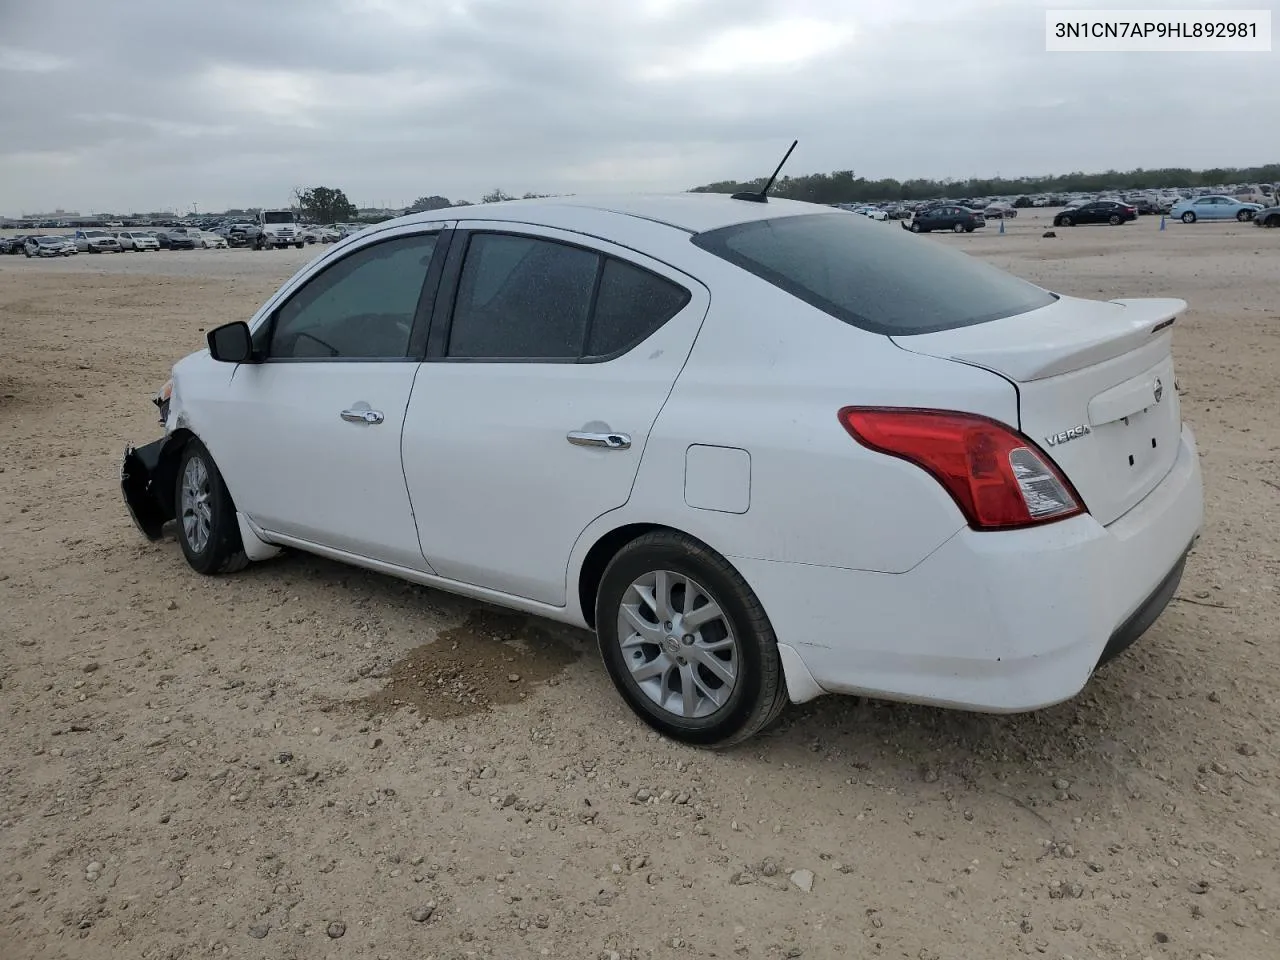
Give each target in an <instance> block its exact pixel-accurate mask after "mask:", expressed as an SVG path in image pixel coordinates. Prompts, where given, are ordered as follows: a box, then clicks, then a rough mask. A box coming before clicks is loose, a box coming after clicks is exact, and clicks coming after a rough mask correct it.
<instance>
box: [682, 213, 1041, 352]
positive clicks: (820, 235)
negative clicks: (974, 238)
mask: <svg viewBox="0 0 1280 960" xmlns="http://www.w3.org/2000/svg"><path fill="white" fill-rule="evenodd" d="M693 242H694V243H695V244H697V245H698V246H699V247H702V249H704V250H706V251H708V252H710V253H714V254H715V255H716V256H718V257H722V258H723V259H725V260H728V261H729V262H730V263H733V264H736V265H737V266H739V267H741V268H742V269H744V270H746V271H748V272H749V273H753V274H755V275H756V276H757V277H760V278H761V279H764V280H767V281H768V282H769V283H772V284H773V285H774V286H776V287H779V288H781V289H783V290H785V291H786V292H787V293H790V294H791V295H792V296H794V297H797V298H798V299H800V300H803V301H804V302H805V303H808V304H810V305H811V306H814V307H817V308H818V309H819V310H823V311H825V312H826V313H829V314H831V315H832V316H833V317H838V318H839V319H841V320H843V321H845V322H846V323H850V324H852V325H853V326H855V327H860V328H861V329H863V330H869V331H871V332H872V333H883V334H888V335H893V336H903V335H908V334H915V333H934V332H936V331H939V330H952V329H954V328H956V327H965V326H969V325H971V324H975V323H986V322H988V321H990V320H999V319H1001V318H1002V317H1011V316H1014V315H1016V314H1019V313H1026V312H1027V311H1029V310H1036V309H1038V308H1040V307H1044V306H1047V305H1048V304H1051V303H1053V302H1054V300H1055V297H1054V296H1053V294H1051V293H1049V292H1047V291H1045V290H1042V289H1041V288H1039V287H1037V286H1034V285H1032V284H1030V283H1027V282H1026V281H1025V280H1020V279H1018V278H1017V277H1014V276H1011V275H1010V274H1007V273H1005V272H1004V271H1002V270H997V269H996V268H995V267H992V266H990V265H988V264H986V263H984V262H983V261H981V260H979V259H977V258H976V257H970V256H968V255H967V254H964V253H961V252H960V251H959V250H955V249H953V248H950V247H948V246H947V245H946V241H938V240H933V239H930V238H927V237H919V236H916V235H914V234H912V233H908V232H907V231H905V230H901V229H897V228H895V227H892V226H889V225H887V224H885V223H879V222H876V221H874V220H868V219H867V218H866V217H861V216H858V215H856V214H850V213H823V214H812V215H801V216H790V217H779V218H777V219H774V220H756V221H753V222H751V223H742V224H737V225H735V226H732V227H722V228H720V229H718V230H709V231H707V232H705V233H700V234H697V235H696V236H694V238H693Z"/></svg>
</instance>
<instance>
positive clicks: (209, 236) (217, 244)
mask: <svg viewBox="0 0 1280 960" xmlns="http://www.w3.org/2000/svg"><path fill="white" fill-rule="evenodd" d="M198 237H199V240H200V248H201V249H202V250H225V249H227V238H226V237H224V236H222V234H220V233H214V232H213V231H211V230H201V231H200V232H199V234H198Z"/></svg>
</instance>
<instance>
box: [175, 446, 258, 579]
mask: <svg viewBox="0 0 1280 960" xmlns="http://www.w3.org/2000/svg"><path fill="white" fill-rule="evenodd" d="M192 454H196V455H199V456H200V457H201V458H202V459H203V460H204V465H205V469H206V470H208V472H209V484H210V486H211V487H212V493H213V501H214V508H213V523H212V524H211V527H212V529H211V530H210V535H209V543H208V545H207V546H206V547H205V553H204V555H194V554H193V553H192V551H191V549H190V547H189V546H188V545H187V542H186V538H185V537H184V536H183V534H182V517H181V516H179V517H178V518H177V519H178V544H179V545H180V546H181V547H182V553H183V556H185V557H186V558H187V563H188V564H190V566H191V569H193V570H195V571H196V572H197V573H202V574H205V575H206V576H216V575H220V574H227V573H239V572H240V571H241V570H243V569H244V568H245V567H247V566H249V556H248V554H246V553H245V552H244V543H243V541H241V539H240V524H239V523H238V522H237V521H236V507H235V504H234V503H233V502H232V500H231V494H230V493H228V492H227V485H226V484H225V483H223V481H222V474H221V473H220V472H219V471H218V465H217V464H216V463H214V462H213V456H212V455H211V454H210V453H209V450H208V448H207V447H206V446H205V445H204V444H203V443H201V442H200V441H199V440H197V439H195V438H192V439H191V440H189V441H187V444H186V446H184V447H183V448H182V452H181V453H180V454H179V455H178V470H177V473H176V475H175V477H174V492H173V503H174V506H175V508H177V509H178V510H179V511H180V510H181V503H182V474H183V471H185V470H186V468H187V461H188V460H189V459H190V457H191V455H192Z"/></svg>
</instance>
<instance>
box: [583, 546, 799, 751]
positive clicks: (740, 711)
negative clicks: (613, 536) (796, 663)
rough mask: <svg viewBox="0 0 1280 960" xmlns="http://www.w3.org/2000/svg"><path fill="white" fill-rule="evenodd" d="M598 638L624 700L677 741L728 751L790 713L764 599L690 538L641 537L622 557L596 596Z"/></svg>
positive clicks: (614, 562)
mask: <svg viewBox="0 0 1280 960" xmlns="http://www.w3.org/2000/svg"><path fill="white" fill-rule="evenodd" d="M596 636H597V638H598V640H599V644H600V653H601V655H602V657H603V658H604V662H605V667H606V668H607V669H608V671H609V676H610V678H611V679H612V680H613V683H614V686H615V687H617V689H618V692H619V693H621V694H622V697H623V699H624V700H626V701H627V704H628V705H629V706H630V707H631V709H632V710H634V711H635V712H636V714H638V715H639V717H640V719H642V720H643V721H644V722H645V723H647V724H648V725H649V726H651V727H653V728H654V729H655V730H658V731H659V732H661V733H663V734H665V735H666V736H668V737H671V738H672V739H675V740H680V741H683V742H685V743H689V744H695V745H698V746H706V747H727V746H730V745H732V744H734V743H739V742H741V741H743V740H746V739H748V738H749V737H751V736H754V735H755V734H756V733H759V732H760V731H761V730H763V729H764V728H765V727H767V726H768V725H769V724H771V723H772V722H773V721H774V720H776V719H777V718H778V716H779V714H781V712H782V709H783V707H785V706H786V703H787V690H786V683H785V681H784V678H783V674H782V662H781V659H780V658H779V655H778V643H777V637H776V636H775V635H774V632H773V627H772V625H771V624H770V623H769V618H768V617H767V616H766V615H765V612H764V608H763V607H761V605H760V601H759V599H757V597H756V595H755V594H754V593H753V592H752V590H751V588H750V587H749V586H748V585H747V583H746V581H745V580H743V579H742V576H741V575H740V574H739V573H738V572H737V571H736V570H735V569H734V568H733V567H732V566H731V565H730V564H729V562H728V561H726V560H725V559H724V558H723V557H721V556H720V555H719V554H717V553H716V552H715V551H713V550H711V549H710V548H709V547H708V546H706V545H705V544H703V543H701V542H700V541H698V540H695V539H694V538H693V537H690V536H687V535H686V534H682V533H676V532H675V531H658V532H654V533H649V534H645V535H644V536H642V537H639V538H637V539H636V540H633V541H632V542H631V543H629V544H627V546H625V547H623V548H622V550H620V551H619V552H618V554H617V556H615V557H614V558H613V560H612V561H611V562H610V563H609V566H608V568H607V569H606V570H605V572H604V577H603V579H602V580H601V582H600V589H599V591H598V592H597V595H596Z"/></svg>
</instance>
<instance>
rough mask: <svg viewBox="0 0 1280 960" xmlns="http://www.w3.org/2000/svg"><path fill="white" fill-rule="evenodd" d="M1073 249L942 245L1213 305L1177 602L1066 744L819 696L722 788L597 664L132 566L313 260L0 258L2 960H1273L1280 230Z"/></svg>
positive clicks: (1073, 715)
mask: <svg viewBox="0 0 1280 960" xmlns="http://www.w3.org/2000/svg"><path fill="white" fill-rule="evenodd" d="M1037 213H1038V212H1037ZM1045 226H1046V222H1045V219H1044V214H1039V215H1025V214H1024V216H1021V217H1019V218H1018V219H1017V220H1016V221H1013V222H1011V224H1010V225H1009V227H1008V232H1007V233H1006V234H1005V235H1003V236H1002V235H1000V234H999V233H998V225H997V224H994V223H993V224H991V225H990V226H989V227H988V228H987V230H986V231H985V233H983V234H978V235H974V236H961V237H952V236H943V237H939V238H938V239H937V241H936V242H940V243H949V244H957V245H959V246H961V247H963V248H964V249H966V250H969V251H971V252H973V253H976V254H978V255H981V256H983V257H986V258H989V259H990V260H991V261H993V262H995V263H996V264H998V265H1000V266H1002V267H1005V268H1008V269H1011V270H1013V271H1014V272H1016V273H1018V274H1020V275H1022V276H1025V277H1027V278H1029V279H1031V280H1034V281H1036V282H1038V283H1042V284H1044V285H1046V286H1048V287H1050V288H1052V289H1056V290H1059V291H1062V292H1064V293H1070V294H1078V295H1083V296H1091V297H1100V298H1110V297H1122V296H1144V295H1158V296H1166V295H1168V296H1177V297H1182V298H1185V299H1186V300H1188V301H1189V302H1190V304H1191V309H1190V311H1189V312H1188V313H1187V314H1186V315H1185V316H1184V317H1183V318H1182V319H1181V320H1180V321H1179V323H1178V326H1177V328H1176V330H1177V332H1176V334H1175V348H1176V351H1177V360H1178V364H1179V367H1178V371H1179V375H1178V389H1179V391H1180V393H1181V394H1182V402H1183V405H1184V411H1185V415H1186V416H1187V418H1188V419H1189V420H1190V421H1191V423H1192V424H1193V425H1194V427H1195V429H1196V432H1197V435H1198V437H1199V441H1200V445H1201V452H1202V457H1203V465H1204V469H1205V478H1206V484H1207V492H1206V496H1207V522H1206V529H1205V535H1204V537H1203V538H1202V540H1201V542H1200V544H1199V546H1198V548H1197V550H1196V551H1195V553H1194V555H1193V556H1192V558H1191V561H1190V564H1189V566H1188V570H1187V576H1186V578H1185V579H1184V581H1183V584H1182V588H1181V592H1180V594H1179V597H1178V600H1177V601H1176V602H1174V603H1173V604H1172V605H1171V606H1170V607H1169V609H1168V610H1167V612H1166V613H1165V614H1164V616H1163V617H1162V618H1161V619H1160V620H1159V621H1158V622H1157V624H1156V625H1155V626H1154V627H1153V628H1152V630H1151V631H1150V632H1149V633H1148V634H1147V635H1146V637H1145V638H1144V639H1143V640H1142V641H1141V642H1140V643H1139V644H1138V645H1137V646H1136V647H1134V648H1133V649H1132V650H1130V651H1129V652H1128V653H1127V654H1126V655H1124V656H1123V657H1121V658H1120V659H1119V660H1117V661H1115V662H1114V663H1113V664H1111V665H1109V666H1108V667H1106V668H1104V669H1103V671H1101V672H1100V673H1099V675H1098V676H1096V677H1095V678H1094V680H1093V681H1092V682H1091V683H1090V684H1089V686H1088V687H1087V688H1086V689H1085V691H1084V692H1083V693H1082V694H1081V695H1080V696H1079V697H1078V698H1076V699H1075V700H1074V701H1072V702H1069V703H1066V704H1063V705H1061V706H1059V707H1055V708H1053V709H1049V710H1045V711H1042V712H1039V713H1036V714H1030V715H1022V716H1004V717H990V716H980V715H966V714H960V713H956V712H949V711H943V710H935V709H925V708H919V707H911V706H902V705H893V704H886V703H879V702H862V701H857V700H854V699H839V698H834V697H828V698H823V699H820V700H818V701H815V702H813V703H811V704H806V705H804V706H803V707H793V708H791V709H790V710H789V711H788V712H787V713H786V714H785V717H784V720H783V722H782V723H781V724H780V725H779V726H778V727H776V728H774V729H773V730H771V731H770V732H769V734H768V735H766V736H764V737H762V738H760V739H758V740H755V741H752V742H751V743H749V744H747V745H746V746H744V747H742V748H739V749H737V750H734V751H731V752H727V753H709V752H703V751H699V750H695V749H688V748H684V747H681V746H677V745H675V744H672V743H670V742H667V741H664V740H661V739H658V738H657V737H656V736H654V735H653V734H650V733H649V732H647V729H646V728H644V727H642V726H641V724H640V723H639V722H638V721H637V720H635V719H633V717H632V716H631V714H630V713H629V712H628V711H627V709H626V708H625V707H624V705H623V704H622V702H621V701H620V699H619V698H618V697H617V696H616V695H615V693H614V692H613V689H612V687H611V686H610V684H609V681H608V678H607V677H606V675H605V672H604V670H603V669H602V667H601V666H600V664H599V662H598V659H597V657H596V655H595V653H594V651H593V649H592V647H591V640H590V638H589V637H588V636H586V635H583V634H579V633H576V632H574V631H571V630H565V629H562V628H559V627H554V626H548V625H545V624H540V623H537V622H531V621H528V620H526V618H524V617H520V616H512V615H510V614H504V613H501V612H495V611H493V610H491V609H487V608H482V607H480V606H479V605H477V604H474V603H470V602H467V601H463V600H459V599H454V598H451V597H449V596H447V595H444V594H441V593H437V592H433V591H430V590H425V589H421V588H418V587H415V586H410V585H406V584H403V583H400V582H398V581H395V580H390V579H386V578H384V577H380V576H376V575H373V574H368V573H364V572H361V571H358V570H353V569H349V568H345V567H341V566H339V565H336V564H334V563H330V562H327V561H322V560H317V559H311V558H308V557H305V556H299V555H292V556H286V557H282V558H280V559H278V560H275V561H272V562H269V563H265V564H260V565H255V566H253V567H251V568H250V569H249V570H247V571H246V572H244V573H242V574H239V575H236V576H231V577H225V578H213V579H207V578H203V577H200V576H198V575H197V574H195V573H193V572H192V571H191V570H189V569H188V567H187V566H186V564H185V563H184V562H183V560H182V556H181V553H180V551H179V549H178V547H177V545H176V544H175V543H174V542H173V541H166V542H162V543H160V544H156V545H153V544H150V543H148V542H146V541H145V540H144V539H143V538H142V537H141V536H140V535H139V534H138V533H137V532H136V531H135V530H134V528H133V526H132V525H131V523H130V521H129V518H128V516H127V514H126V512H125V509H124V506H123V504H122V503H121V500H120V492H119V485H118V479H119V463H120V457H121V453H122V450H123V447H124V444H125V442H126V441H128V440H133V441H137V442H144V441H148V440H151V439H153V438H154V437H155V436H157V435H158V431H159V426H158V424H157V423H156V411H155V408H154V407H153V406H152V405H151V403H150V402H149V397H150V395H151V394H152V392H154V391H155V390H156V389H157V388H158V387H159V386H160V384H162V383H163V382H164V381H165V379H166V378H167V376H168V370H169V366H170V364H171V363H172V362H173V361H175V360H176V359H178V358H179V357H181V356H182V355H183V354H185V353H188V352H190V351H192V350H195V349H198V348H199V347H200V346H202V343H203V338H202V336H201V331H203V330H205V329H207V328H209V327H211V326H214V325H216V324H218V323H220V322H223V321H227V320H231V319H235V318H243V317H247V316H248V315H249V314H250V313H251V312H252V310H253V308H254V307H255V306H256V305H257V304H258V302H259V301H260V300H261V299H262V298H264V297H265V296H266V295H267V294H269V293H270V292H271V291H272V290H273V289H274V288H275V287H276V285H277V284H278V283H279V282H280V281H282V280H283V279H285V278H286V277H287V276H288V275H289V274H290V273H292V271H293V270H294V269H295V268H296V267H297V266H298V265H300V264H301V263H302V262H304V261H305V260H306V259H308V258H309V257H310V256H312V255H313V254H314V253H315V252H316V251H315V250H313V249H308V250H306V251H295V250H289V251H282V252H263V253H254V252H251V251H226V250H223V251H194V252H190V253H186V252H180V253H173V252H168V251H162V252H160V253H151V254H134V253H128V254H121V255H114V256H105V255H104V256H90V255H86V254H82V255H80V256H78V257H74V258H70V259H67V260H59V261H53V262H42V261H33V260H26V259H24V258H22V257H8V258H3V261H2V262H0V958H3V960H25V958H35V957H39V958H92V960H106V958H126V957H127V958H143V960H177V958H189V957H190V958H195V957H224V956H225V957H235V958H242V957H243V958H254V960H256V958H307V960H321V958H329V957H343V958H349V957H360V958H371V960H372V958H379V957H385V958H391V960H400V958H414V960H426V958H439V960H453V958H463V957H493V958H507V957H526V956H531V957H537V956H543V957H557V958H562V957H587V958H594V957H607V958H631V957H635V958H676V957H724V958H727V957H747V958H751V957H756V958H774V957H838V956H845V957H850V958H860V957H876V956H882V957H886V958H911V960H916V958H925V960H928V958H936V960H986V958H1002V957H1012V956H1017V955H1020V954H1026V955H1028V956H1032V957H1035V956H1040V955H1043V956H1046V957H1048V958H1051V960H1062V958H1067V957H1070V958H1073V960H1083V958H1115V960H1122V958H1143V957H1153V958H1170V960H1173V958H1187V960H1202V958H1206V957H1212V958H1217V960H1267V958H1274V957H1277V956H1280V944H1278V943H1277V939H1278V936H1277V935H1278V934H1280V916H1278V915H1277V910H1278V909H1280V873H1278V870H1277V868H1278V864H1280V741H1278V740H1277V737H1276V730H1277V725H1278V723H1280V685H1278V683H1277V676H1280V669H1278V668H1280V637H1278V636H1277V632H1278V631H1277V628H1278V627H1280V597H1278V596H1277V585H1278V584H1280V553H1278V550H1277V540H1278V539H1280V465H1278V462H1277V460H1278V457H1280V453H1278V451H1280V423H1278V419H1280V418H1278V417H1277V414H1280V385H1278V384H1280V303H1278V302H1277V290H1280V231H1275V230H1261V229H1258V228H1254V227H1252V226H1250V225H1247V224H1246V225H1237V224H1234V223H1232V224H1230V225H1213V224H1199V225H1196V226H1194V227H1187V226H1183V225H1182V224H1170V225H1169V228H1168V230H1166V231H1164V232H1161V231H1159V230H1158V218H1157V219H1152V218H1149V217H1144V218H1142V219H1141V220H1140V221H1139V222H1137V223H1134V224H1129V225H1126V226H1125V227H1123V228H1109V227H1095V228H1084V227H1082V228H1076V229H1073V230H1072V229H1059V230H1058V231H1057V233H1058V236H1057V238H1056V239H1044V238H1042V237H1041V233H1042V232H1043V230H1044V229H1045ZM885 229H890V230H897V229H898V226H897V225H896V224H886V225H885ZM1028 627H1029V628H1031V629H1034V624H1029V625H1028Z"/></svg>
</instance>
